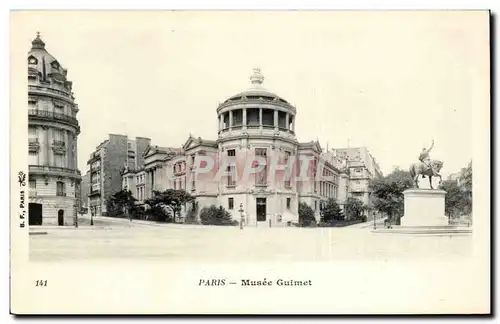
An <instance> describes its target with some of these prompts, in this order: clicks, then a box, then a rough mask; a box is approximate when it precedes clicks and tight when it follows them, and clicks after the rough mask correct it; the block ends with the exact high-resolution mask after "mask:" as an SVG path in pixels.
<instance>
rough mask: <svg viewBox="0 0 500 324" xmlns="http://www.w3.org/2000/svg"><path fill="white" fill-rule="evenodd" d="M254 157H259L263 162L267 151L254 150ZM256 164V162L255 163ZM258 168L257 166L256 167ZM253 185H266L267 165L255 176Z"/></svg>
mask: <svg viewBox="0 0 500 324" xmlns="http://www.w3.org/2000/svg"><path fill="white" fill-rule="evenodd" d="M255 155H256V156H260V157H261V158H263V159H264V160H266V161H267V149H265V148H256V149H255ZM256 162H257V163H258V161H256ZM257 166H258V165H257ZM255 184H256V185H266V184H267V164H266V165H265V166H264V169H263V170H262V171H260V172H257V173H256V174H255Z"/></svg>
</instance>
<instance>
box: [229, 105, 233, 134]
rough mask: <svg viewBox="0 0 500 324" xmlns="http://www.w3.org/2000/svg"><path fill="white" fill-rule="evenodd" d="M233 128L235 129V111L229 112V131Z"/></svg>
mask: <svg viewBox="0 0 500 324" xmlns="http://www.w3.org/2000/svg"><path fill="white" fill-rule="evenodd" d="M231 128H233V111H232V110H230V111H229V130H231Z"/></svg>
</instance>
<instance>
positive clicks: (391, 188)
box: [369, 169, 413, 224]
mask: <svg viewBox="0 0 500 324" xmlns="http://www.w3.org/2000/svg"><path fill="white" fill-rule="evenodd" d="M412 186H413V182H412V178H411V176H410V173H409V172H408V171H403V170H400V169H396V170H394V171H393V172H392V173H390V174H389V175H387V176H385V177H382V178H377V179H374V180H372V181H371V182H370V186H369V188H370V191H371V193H372V198H373V199H372V201H373V208H375V209H376V210H378V211H379V212H381V213H384V214H386V215H387V217H388V221H389V224H392V223H393V222H394V221H396V224H399V222H400V218H401V216H403V213H404V195H403V191H405V190H406V189H409V188H411V187H412Z"/></svg>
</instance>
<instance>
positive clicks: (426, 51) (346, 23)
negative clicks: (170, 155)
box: [11, 11, 489, 175]
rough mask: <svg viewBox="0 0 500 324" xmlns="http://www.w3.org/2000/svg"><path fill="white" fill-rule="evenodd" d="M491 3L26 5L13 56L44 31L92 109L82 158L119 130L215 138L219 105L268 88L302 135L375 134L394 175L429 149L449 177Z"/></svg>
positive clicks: (473, 100) (86, 108) (337, 143)
mask: <svg viewBox="0 0 500 324" xmlns="http://www.w3.org/2000/svg"><path fill="white" fill-rule="evenodd" d="M484 18H485V13H484V12H483V13H481V12H468V13H464V12H458V11H448V12H438V11H434V12H346V11H344V12H293V11H290V12H264V11H261V12H229V11H226V12H215V11H212V12H202V11H198V12H169V11H163V12H161V11H156V12H153V11H150V12H147V11H143V12H125V11H122V12H98V11H89V12H76V11H73V12H63V11H59V12H50V11H40V12H15V13H12V14H11V28H12V30H14V31H13V32H12V34H11V42H12V44H16V46H15V48H16V50H13V51H12V52H11V53H12V55H23V54H22V53H25V54H24V55H26V56H27V53H28V51H29V49H30V48H31V41H32V40H33V39H34V38H35V36H36V32H37V31H39V32H40V33H41V37H42V39H43V40H44V42H45V43H46V49H47V50H48V52H49V53H51V54H52V55H53V56H55V57H56V58H57V59H58V61H59V62H60V63H61V64H62V65H63V66H64V67H65V68H67V69H68V79H69V80H71V81H73V92H74V94H75V98H76V102H77V103H78V105H79V108H80V111H79V113H78V119H79V122H80V125H81V130H82V132H81V134H80V135H79V137H78V166H79V169H80V170H82V172H85V171H86V170H87V165H86V162H87V160H88V158H89V155H90V153H91V152H92V151H93V150H94V149H95V147H96V146H97V145H98V144H100V143H101V142H102V141H103V140H105V139H106V138H107V137H108V134H109V133H113V134H126V135H128V136H129V137H135V136H142V137H149V138H151V140H152V143H153V144H155V145H160V146H181V145H182V144H183V143H184V142H185V141H186V140H187V138H188V136H189V134H190V133H192V134H193V135H194V136H196V137H198V136H200V137H202V138H205V139H212V140H215V139H217V114H216V108H217V106H218V104H219V103H220V102H222V101H224V100H225V99H226V98H227V97H229V96H231V95H233V94H235V93H238V92H240V91H244V90H246V89H247V88H249V87H250V80H249V77H250V75H251V74H252V70H253V68H260V69H261V71H262V74H263V75H264V77H265V80H264V84H263V86H264V87H265V88H266V89H268V90H270V91H272V92H274V93H276V94H278V95H280V96H281V97H283V98H285V99H286V100H288V101H289V102H290V103H292V104H293V105H295V106H296V108H297V120H296V125H295V131H296V134H297V137H298V140H299V141H300V142H308V141H311V140H319V142H320V143H321V145H322V146H323V148H326V146H327V143H328V147H329V148H343V147H347V146H350V147H356V146H366V147H368V149H369V151H370V152H371V154H372V155H373V156H374V157H375V159H376V160H377V162H378V163H379V165H380V167H381V168H382V171H383V172H384V174H387V173H389V172H390V171H391V170H392V169H393V168H395V167H400V168H403V169H407V168H408V167H409V165H410V164H411V163H413V162H415V161H416V160H417V157H418V154H419V152H420V151H421V149H422V148H423V147H429V145H430V143H431V141H432V140H434V141H435V146H434V149H433V151H432V152H431V157H432V158H436V159H440V160H443V161H444V167H443V171H442V173H443V174H444V175H446V174H449V173H453V172H457V171H459V170H460V169H461V168H462V167H465V166H466V165H467V163H468V162H469V160H470V159H471V158H472V152H473V150H472V145H473V143H472V137H473V136H472V132H473V129H472V125H473V123H472V119H473V118H474V116H473V115H474V109H476V110H477V109H489V107H487V106H486V107H485V106H484V95H485V94H486V95H487V94H489V89H488V88H484V87H480V85H482V84H484V81H485V78H486V80H487V79H488V78H489V64H488V55H489V54H488V53H489V52H488V51H489V44H488V21H487V19H484Z"/></svg>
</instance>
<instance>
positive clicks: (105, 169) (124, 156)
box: [87, 134, 151, 215]
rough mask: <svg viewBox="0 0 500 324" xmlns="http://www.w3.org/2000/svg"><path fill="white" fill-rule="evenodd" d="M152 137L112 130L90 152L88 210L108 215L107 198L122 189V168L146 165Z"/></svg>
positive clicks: (88, 163)
mask: <svg viewBox="0 0 500 324" xmlns="http://www.w3.org/2000/svg"><path fill="white" fill-rule="evenodd" d="M150 143H151V140H150V139H149V138H145V137H136V138H135V140H133V139H129V138H128V137H127V136H126V135H116V134H109V137H108V139H106V140H105V141H104V142H102V143H101V144H99V145H98V146H97V147H96V150H95V151H94V152H93V153H92V154H90V158H89V160H88V162H87V165H88V167H89V173H90V178H89V193H88V197H89V211H90V213H91V214H93V215H106V201H107V199H108V198H109V197H111V196H112V195H113V194H114V193H116V192H118V191H120V190H122V177H121V171H122V170H123V168H125V167H127V168H133V169H135V168H139V167H141V166H144V157H143V153H144V152H145V150H146V149H147V148H148V147H149V145H150Z"/></svg>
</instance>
